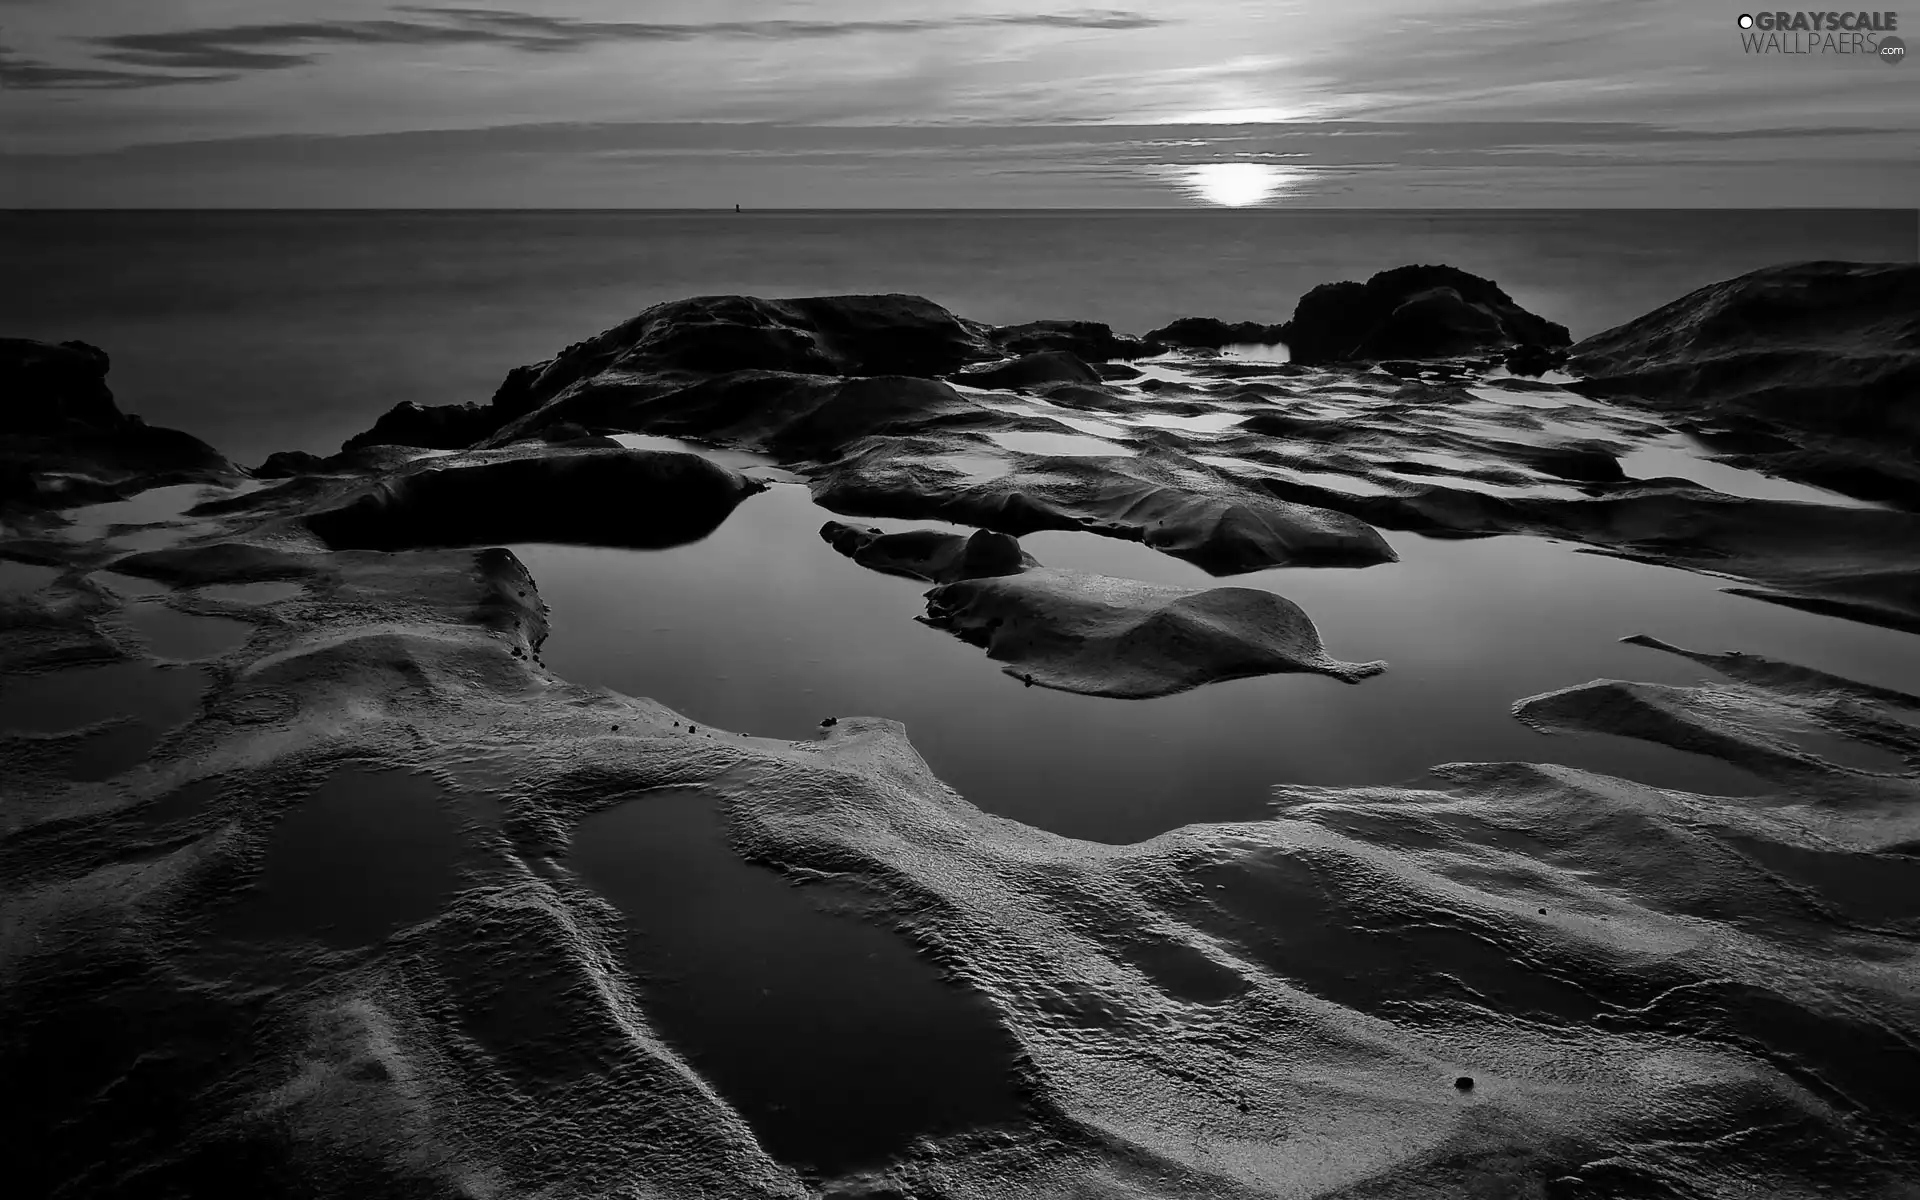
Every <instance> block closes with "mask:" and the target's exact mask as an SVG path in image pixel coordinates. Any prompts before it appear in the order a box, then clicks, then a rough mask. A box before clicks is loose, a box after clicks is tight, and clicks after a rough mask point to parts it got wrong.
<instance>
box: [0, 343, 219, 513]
mask: <svg viewBox="0 0 1920 1200" xmlns="http://www.w3.org/2000/svg"><path fill="white" fill-rule="evenodd" d="M108 365H109V364H108V359H107V355H106V352H105V351H102V350H99V349H97V348H95V347H93V346H89V345H87V344H86V343H85V342H62V343H59V344H53V343H49V342H37V341H31V340H28V339H26V338H0V504H18V505H26V506H32V507H61V506H64V505H67V504H72V503H80V502H89V501H94V500H100V499H110V498H111V497H112V496H113V495H117V494H126V493H130V492H133V491H138V490H140V489H142V488H145V487H151V486H154V485H156V484H162V483H186V482H193V481H197V480H208V481H212V480H216V479H226V478H230V477H232V476H234V475H236V474H238V470H237V468H235V467H234V465H233V464H232V463H230V462H228V461H227V460H226V458H224V457H223V456H222V455H221V454H220V452H219V451H217V450H215V449H214V448H213V447H212V446H209V445H207V444H206V443H205V442H203V441H201V440H200V439H199V438H196V437H193V436H191V435H189V434H185V433H182V432H180V431H179V430H177V429H165V428H161V427H158V426H153V425H149V424H147V423H146V422H145V421H143V420H141V419H140V418H139V417H136V416H132V415H130V414H128V413H123V412H121V411H120V408H119V406H118V405H117V404H115V403H114V400H113V392H112V391H111V390H110V389H109V388H108V387H107V382H106V379H107V368H108Z"/></svg>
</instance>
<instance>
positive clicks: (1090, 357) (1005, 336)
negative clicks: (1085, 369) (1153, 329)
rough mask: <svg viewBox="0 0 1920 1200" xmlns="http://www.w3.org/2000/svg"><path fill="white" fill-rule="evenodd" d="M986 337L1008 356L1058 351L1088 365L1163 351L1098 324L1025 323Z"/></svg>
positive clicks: (991, 333)
mask: <svg viewBox="0 0 1920 1200" xmlns="http://www.w3.org/2000/svg"><path fill="white" fill-rule="evenodd" d="M987 337H988V339H989V340H990V341H992V343H993V344H994V345H995V346H996V347H998V348H999V349H1001V350H1003V351H1005V352H1006V353H1008V354H1038V353H1040V352H1042V351H1046V350H1059V351H1064V352H1066V353H1068V354H1073V355H1078V356H1079V357H1080V358H1083V359H1085V360H1086V361H1088V362H1106V361H1109V360H1111V359H1116V358H1146V357H1149V356H1151V355H1154V354H1159V353H1160V352H1161V351H1162V350H1164V349H1165V347H1163V346H1160V345H1158V344H1156V343H1154V342H1152V341H1150V340H1147V339H1143V338H1137V337H1129V336H1127V335H1126V334H1124V333H1115V332H1114V331H1113V328H1112V326H1110V325H1107V324H1105V323H1104V322H1101V321H1028V322H1025V323H1024V324H1020V325H1002V326H999V327H998V328H996V329H993V330H991V331H989V332H988V334H987Z"/></svg>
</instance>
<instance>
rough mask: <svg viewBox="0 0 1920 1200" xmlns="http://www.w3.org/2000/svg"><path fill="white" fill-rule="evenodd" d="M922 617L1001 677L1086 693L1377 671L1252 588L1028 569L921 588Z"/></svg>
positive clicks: (1131, 694)
mask: <svg viewBox="0 0 1920 1200" xmlns="http://www.w3.org/2000/svg"><path fill="white" fill-rule="evenodd" d="M927 620H928V621H929V622H930V623H932V624H933V625H936V626H938V627H940V628H942V629H946V630H950V631H951V632H953V633H954V634H956V635H958V636H959V637H960V638H961V639H962V640H963V641H968V642H973V643H975V644H976V645H979V646H983V647H984V648H985V649H986V651H987V656H988V657H989V658H992V659H994V660H996V661H998V662H1003V663H1005V664H1007V666H1006V671H1007V673H1008V674H1009V675H1014V676H1017V677H1018V678H1020V679H1022V680H1024V681H1026V682H1029V683H1036V684H1041V685H1044V686H1046V687H1053V688H1059V689H1061V690H1062V691H1068V692H1080V693H1083V694H1085V695H1089V696H1115V697H1121V698H1125V699H1144V698H1147V697H1151V696H1168V695H1172V694H1174V693H1175V692H1183V691H1187V690H1188V689H1190V688H1195V687H1199V686H1200V685H1202V684H1206V683H1216V682H1219V681H1221V680H1227V679H1244V678H1247V677H1248V676H1252V675H1269V674H1274V673H1276V672H1312V673H1314V674H1317V675H1329V676H1332V677H1333V678H1335V679H1338V680H1340V681H1341V682H1343V683H1358V682H1360V681H1361V680H1362V679H1365V678H1367V677H1368V676H1371V675H1377V674H1379V673H1380V672H1381V671H1383V670H1385V669H1386V664H1385V663H1379V662H1372V663H1348V662H1340V661H1338V660H1336V659H1334V658H1332V657H1330V656H1329V655H1328V654H1327V652H1326V648H1325V647H1324V646H1322V645H1321V642H1320V633H1319V631H1318V630H1317V629H1315V628H1314V625H1313V621H1312V619H1311V618H1309V617H1308V616H1307V614H1306V613H1305V612H1303V611H1301V609H1300V606H1299V605H1297V604H1294V603H1293V602H1292V601H1290V600H1287V599H1286V598H1284V597H1281V596H1276V595H1274V594H1273V593H1272V592H1268V591H1262V590H1260V589H1258V588H1209V589H1206V590H1204V591H1195V590H1193V589H1190V588H1179V587H1169V586H1167V585H1164V584H1151V583H1140V582H1137V581H1135V580H1131V579H1112V578H1108V577H1105V576H1100V575H1087V574H1084V573H1082V572H1079V571H1059V570H1049V569H1047V568H1045V567H1038V568H1032V569H1029V570H1026V571H1023V572H1020V573H1019V574H1014V575H1000V576H992V577H985V578H972V579H962V580H958V581H955V582H953V583H947V584H942V585H941V586H939V587H936V588H935V589H933V591H931V592H929V593H928V594H927Z"/></svg>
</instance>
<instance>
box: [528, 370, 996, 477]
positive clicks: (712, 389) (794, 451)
mask: <svg viewBox="0 0 1920 1200" xmlns="http://www.w3.org/2000/svg"><path fill="white" fill-rule="evenodd" d="M583 408H585V409H588V410H590V412H591V413H592V417H593V420H594V421H595V422H596V423H599V424H606V425H612V426H615V427H619V428H627V429H634V430H638V431H643V432H646V433H655V434H663V435H667V436H675V437H697V438H702V439H704V440H708V441H716V442H720V443H723V444H728V445H735V446H740V447H743V448H747V449H755V450H765V451H769V452H773V453H777V454H783V455H793V456H803V455H810V454H814V453H818V452H824V451H832V450H836V449H838V448H839V447H841V446H843V445H845V444H846V443H848V442H851V441H855V440H857V439H859V438H863V437H871V436H878V435H887V434H905V433H914V432H922V431H926V430H930V429H936V428H945V427H955V426H965V425H986V424H992V423H996V422H1003V421H1004V420H1005V418H1004V417H1002V416H1001V415H1000V414H998V413H995V412H993V411H992V410H990V409H987V408H983V407H982V406H980V405H979V404H976V403H974V402H973V401H972V400H969V399H968V398H966V397H965V396H962V395H961V394H960V393H959V392H956V391H954V390H953V388H952V387H951V386H949V385H948V384H946V383H943V382H941V381H939V380H936V379H919V378H909V377H904V376H876V377H869V378H856V379H843V378H835V377H832V376H821V375H792V374H786V373H783V372H775V371H737V372H733V373H730V374H726V375H721V376H718V377H716V378H713V379H707V380H702V381H700V382H698V383H694V384H691V385H688V386H684V387H679V388H674V389H671V390H668V391H665V392H663V393H659V394H649V395H645V396H642V397H639V398H633V397H630V396H628V395H626V394H625V393H614V394H611V395H607V394H602V393H598V392H595V391H594V390H592V389H583V390H582V391H580V392H577V393H575V394H574V395H573V396H571V397H567V398H563V399H562V400H559V401H557V402H555V403H554V404H553V405H552V406H551V407H550V408H549V409H547V410H545V411H544V412H543V413H542V414H540V415H541V416H546V415H549V414H552V415H562V416H566V415H575V414H578V413H579V411H580V410H581V409H583ZM513 432H514V430H511V429H510V430H509V431H507V432H506V433H503V435H502V436H503V437H505V436H508V435H509V434H511V433H513Z"/></svg>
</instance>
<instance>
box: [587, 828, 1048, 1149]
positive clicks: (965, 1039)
mask: <svg viewBox="0 0 1920 1200" xmlns="http://www.w3.org/2000/svg"><path fill="white" fill-rule="evenodd" d="M570 858H571V861H572V864H573V866H574V868H575V869H576V870H578V871H579V872H580V874H581V876H582V877H583V878H585V880H586V881H587V883H588V884H589V885H590V886H592V887H593V888H594V890H596V891H598V892H599V893H600V894H601V895H603V896H605V897H606V898H607V899H608V900H609V901H611V902H612V903H613V904H614V905H615V906H616V907H617V908H619V909H620V911H621V912H622V913H623V914H624V915H625V917H626V920H627V927H628V938H627V946H626V950H627V956H628V961H629V963H630V964H631V966H632V968H633V970H634V971H635V973H636V974H638V975H640V976H641V977H642V978H643V979H644V980H645V982H646V985H647V987H646V1008H647V1015H648V1017H649V1019H650V1020H651V1021H652V1022H653V1023H654V1024H656V1025H657V1026H658V1027H659V1028H660V1030H661V1032H663V1033H664V1034H665V1035H666V1036H667V1037H668V1038H669V1039H670V1040H671V1041H672V1042H673V1043H674V1044H675V1046H676V1047H677V1048H678V1049H679V1050H680V1051H681V1052H682V1053H684V1054H686V1055H687V1056H688V1057H689V1058H690V1059H691V1061H692V1062H693V1065H694V1066H695V1068H696V1069H698V1070H699V1071H700V1073H701V1075H702V1076H703V1077H705V1078H707V1079H709V1080H711V1081H712V1082H713V1083H714V1085H715V1086H716V1087H717V1088H718V1089H719V1090H720V1091H721V1093H722V1094H723V1095H725V1096H726V1098H727V1101H728V1102H729V1103H730V1104H732V1105H733V1106H734V1107H735V1108H736V1109H737V1110H738V1111H739V1112H740V1114H741V1115H742V1116H744V1117H745V1118H746V1119H747V1121H748V1122H749V1123H750V1124H752V1126H753V1128H754V1131H755V1132H756V1133H757V1134H759V1136H760V1138H761V1141H762V1142H763V1143H764V1144H765V1146H766V1148H767V1150H768V1151H769V1152H770V1153H772V1154H773V1155H774V1156H775V1157H777V1158H780V1159H783V1160H785V1161H787V1162H789V1163H805V1164H806V1165H809V1166H812V1167H814V1168H817V1169H819V1170H822V1171H825V1172H827V1173H829V1174H838V1173H840V1172H843V1171H846V1170H848V1169H850V1168H854V1167H863V1166H875V1165H878V1164H880V1163H882V1162H884V1161H885V1160H886V1159H887V1158H889V1157H891V1156H892V1155H894V1154H896V1153H898V1152H899V1151H901V1150H903V1149H905V1148H906V1147H907V1145H908V1144H909V1143H910V1142H911V1141H912V1140H913V1139H914V1138H916V1137H918V1136H922V1135H937V1134H942V1133H951V1132H954V1131H957V1130H961V1129H967V1128H977V1127H979V1126H984V1125H999V1124H1013V1123H1016V1122H1018V1121H1019V1120H1020V1119H1021V1110H1020V1098H1019V1096H1018V1095H1017V1093H1016V1091H1015V1089H1014V1086H1013V1073H1014V1057H1015V1047H1014V1045H1013V1044H1012V1042H1011V1040H1010V1039H1009V1038H1008V1037H1007V1035H1006V1034H1005V1033H1004V1032H1003V1031H1002V1030H1001V1028H1000V1027H999V1025H998V1024H997V1023H996V1022H995V1021H994V1019H993V1016H992V1013H991V1012H990V1010H989V1009H988V1008H987V1006H986V1004H985V1002H984V1001H983V1000H981V999H980V998H979V997H978V996H976V995H972V994H969V993H967V992H965V991H963V990H961V989H960V988H958V987H954V986H951V985H949V984H947V983H946V982H944V981H943V980H942V979H941V978H940V972H939V970H938V968H936V967H934V966H933V965H932V964H931V963H928V962H925V961H924V960H922V959H921V958H919V957H918V956H917V955H915V954H914V952H913V949H912V946H911V945H910V944H909V943H908V942H907V940H906V939H905V938H903V937H901V936H899V935H898V934H895V933H893V932H891V931H889V930H886V929H882V928H880V927H878V926H876V925H872V924H869V923H867V922H866V921H864V920H859V919H856V918H854V917H852V916H848V915H836V914H833V913H830V912H828V911H825V910H824V909H822V908H820V907H818V906H816V903H815V899H816V898H818V897H820V896H821V895H822V894H823V893H825V892H827V891H828V889H825V888H821V887H817V886H816V887H810V888H806V889H797V888H795V887H793V886H792V885H790V884H789V883H788V882H787V881H786V880H785V879H783V878H782V877H781V876H780V875H778V874H776V873H775V872H773V871H770V870H768V869H766V868H765V867H758V866H753V865H750V864H748V863H747V862H745V861H744V860H742V859H741V858H740V857H739V856H738V855H737V854H735V853H734V852H733V851H732V850H731V849H730V848H729V847H728V846H727V842H726V834H725V828H724V821H723V820H722V818H721V816H720V814H719V813H718V812H716V811H715V808H714V802H713V801H712V800H711V799H710V798H708V797H705V796H702V795H700V794H698V793H694V792H679V791H672V790H666V791H659V792H652V793H649V794H647V795H646V796H645V797H644V798H641V799H637V800H633V801H629V802H628V803H625V804H622V805H619V806H618V807H615V808H612V809H609V810H607V811H604V812H600V813H596V814H594V815H593V816H591V817H589V818H587V819H586V820H585V821H583V822H581V824H580V827H579V829H578V830H577V831H576V832H575V834H574V837H573V849H572V853H571V856H570ZM930 1080H938V1081H939V1086H937V1087H930V1086H927V1085H928V1081H930Z"/></svg>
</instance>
